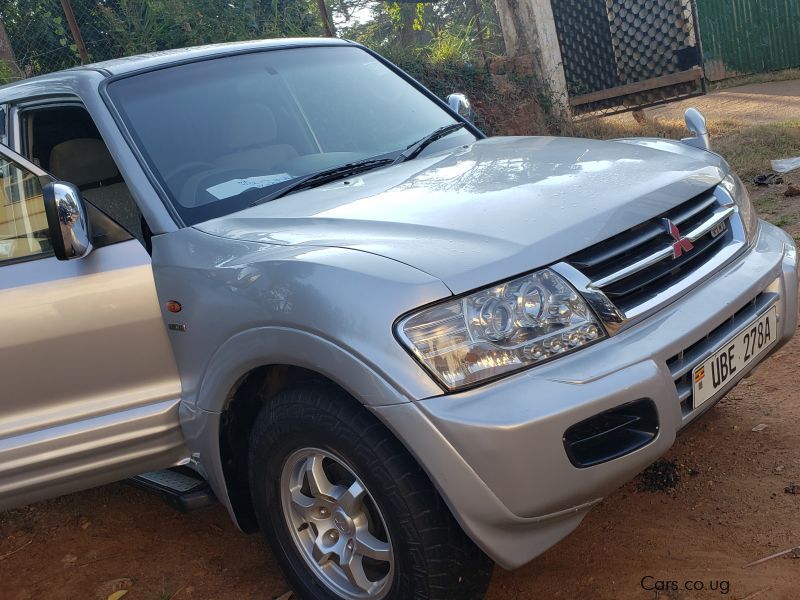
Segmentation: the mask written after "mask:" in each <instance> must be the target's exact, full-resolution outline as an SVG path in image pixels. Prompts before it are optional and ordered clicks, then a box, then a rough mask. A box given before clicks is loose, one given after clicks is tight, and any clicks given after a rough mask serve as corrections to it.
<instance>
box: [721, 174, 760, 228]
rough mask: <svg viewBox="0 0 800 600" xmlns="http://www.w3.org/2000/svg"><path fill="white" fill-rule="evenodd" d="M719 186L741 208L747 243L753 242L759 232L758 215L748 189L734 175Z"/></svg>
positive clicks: (740, 214)
mask: <svg viewBox="0 0 800 600" xmlns="http://www.w3.org/2000/svg"><path fill="white" fill-rule="evenodd" d="M719 185H720V187H721V188H722V189H724V190H725V191H726V192H728V193H729V194H730V195H731V198H733V201H734V202H735V203H736V206H738V207H739V216H740V217H741V219H742V223H743V224H744V232H745V235H746V236H747V243H750V242H752V241H753V238H754V237H755V235H756V231H758V214H757V213H756V209H755V208H753V203H752V202H751V201H750V194H748V193H747V188H746V187H745V186H744V183H742V180H741V179H739V176H738V175H736V174H734V173H729V174H728V176H727V177H725V179H723V180H722V181H721V182H720V184H719Z"/></svg>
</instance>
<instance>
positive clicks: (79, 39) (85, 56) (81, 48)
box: [61, 0, 89, 65]
mask: <svg viewBox="0 0 800 600" xmlns="http://www.w3.org/2000/svg"><path fill="white" fill-rule="evenodd" d="M61 8H62V9H63V10H64V16H65V17H67V25H69V31H70V33H71V34H72V39H73V40H75V45H76V46H77V47H78V54H80V55H81V64H84V65H85V64H86V63H88V62H89V52H87V51H86V44H84V43H83V36H82V35H81V30H80V27H78V21H76V20H75V13H74V12H73V11H72V4H70V2H69V0H61Z"/></svg>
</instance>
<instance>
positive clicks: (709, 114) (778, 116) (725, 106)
mask: <svg viewBox="0 0 800 600" xmlns="http://www.w3.org/2000/svg"><path fill="white" fill-rule="evenodd" d="M798 96H800V79H793V80H789V81H772V82H768V83H755V84H750V85H743V86H739V87H735V88H728V89H722V90H717V91H714V92H711V93H709V94H708V95H707V96H702V97H700V98H690V99H689V100H684V101H682V102H675V103H672V104H667V105H665V106H660V107H657V108H650V109H647V111H646V112H647V115H648V117H654V118H663V119H682V118H683V113H684V112H685V111H686V109H687V108H689V107H690V106H695V107H697V108H698V109H700V110H701V111H702V112H703V114H705V116H706V118H707V119H709V120H718V119H729V120H735V121H741V122H745V123H746V122H750V123H753V122H757V123H780V122H783V121H791V120H794V119H800V102H798V100H797V98H798Z"/></svg>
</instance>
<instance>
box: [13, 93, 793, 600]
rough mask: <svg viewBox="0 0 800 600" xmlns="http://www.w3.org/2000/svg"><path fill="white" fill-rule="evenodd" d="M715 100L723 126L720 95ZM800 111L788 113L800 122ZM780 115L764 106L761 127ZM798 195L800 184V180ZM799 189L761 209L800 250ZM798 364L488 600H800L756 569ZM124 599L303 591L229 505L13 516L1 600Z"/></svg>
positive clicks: (742, 387)
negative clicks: (237, 521) (238, 524)
mask: <svg viewBox="0 0 800 600" xmlns="http://www.w3.org/2000/svg"><path fill="white" fill-rule="evenodd" d="M778 83H780V85H779V86H778V85H775V86H773V85H772V84H767V86H768V88H767V89H768V90H770V89H771V90H789V91H791V93H792V94H795V95H800V81H797V82H778ZM762 86H763V84H762ZM787 86H788V87H787ZM749 87H750V86H748V88H749ZM728 93H732V94H736V95H737V97H739V98H740V99H743V98H746V96H747V94H751V93H752V90H750V91H744V92H742V91H741V89H740V90H739V91H735V90H725V91H723V92H719V93H718V94H728ZM786 93H788V92H786ZM766 96H767V99H766V101H767V102H768V103H769V102H772V100H771V98H773V97H783V96H782V94H778V93H777V92H776V94H775V95H774V96H771V95H769V94H767V95H766ZM703 101H704V102H711V105H710V106H711V109H710V110H709V108H708V107H706V112H708V113H709V117H710V119H713V118H715V117H714V115H715V114H717V113H715V112H714V111H715V110H717V109H715V108H713V107H714V106H716V105H715V104H714V103H713V102H712V101H711V97H709V98H706V99H703ZM794 102H795V104H794V106H793V107H788V108H786V110H787V111H789V112H791V110H795V109H796V110H798V111H800V103H798V102H797V99H796V98H795V99H794ZM693 103H694V104H699V103H698V102H697V101H696V100H695V101H693ZM769 106H771V104H770V105H769ZM790 109H791V110H790ZM659 110H667V109H659ZM669 110H673V109H671V108H670V109H669ZM676 110H677V109H676ZM725 110H728V109H725ZM743 110H744V109H743ZM720 114H722V113H720ZM772 114H774V112H773V110H772V108H768V107H767V105H762V107H761V108H760V109H759V112H758V116H759V117H760V119H759V120H760V121H762V122H763V121H764V119H765V118H766V119H768V118H769V116H770V115H772ZM724 116H725V115H724V114H723V117H719V118H724ZM797 116H800V115H790V114H788V112H787V113H786V115H784V116H783V117H782V118H781V119H780V120H787V119H792V118H797ZM737 118H741V119H742V120H743V121H747V120H748V118H749V117H747V116H742V115H738V117H737ZM797 154H800V148H799V149H798V152H797ZM787 183H797V184H800V175H798V174H796V173H795V174H790V175H789V176H787ZM785 187H786V186H785V185H783V186H774V187H769V188H759V189H754V190H753V196H754V200H755V201H756V202H757V203H758V205H759V208H760V210H761V213H762V215H763V216H764V217H766V218H769V219H770V220H771V221H773V222H776V223H778V224H780V225H782V226H784V227H785V228H786V229H787V230H788V231H789V232H790V233H792V234H793V235H794V236H795V238H796V239H797V238H800V198H786V197H784V196H783V194H782V191H783V190H784V189H785ZM798 364H800V337H797V338H795V339H794V340H793V341H792V342H791V343H790V344H789V345H787V346H786V347H785V348H784V349H782V350H781V351H780V352H779V353H778V354H776V355H775V356H773V357H772V358H770V359H769V360H768V361H767V362H766V363H765V364H764V365H762V366H761V368H760V369H759V370H758V371H757V372H756V373H755V375H753V376H752V377H751V378H749V379H747V380H745V381H743V382H742V383H740V384H739V386H738V387H737V388H736V389H734V390H733V391H732V392H731V393H730V394H728V396H727V397H726V398H724V399H723V400H722V401H721V402H720V403H719V404H718V405H717V406H716V407H715V408H714V409H713V410H711V411H709V412H708V413H707V414H706V415H705V416H704V417H703V418H702V419H701V420H700V421H699V422H698V423H696V424H695V425H693V426H692V427H690V428H689V429H688V430H687V431H686V432H685V433H683V434H682V435H681V436H680V437H679V439H678V440H677V442H676V444H675V446H674V447H673V449H672V450H671V451H670V452H669V454H668V455H667V456H666V457H665V460H666V461H667V462H662V463H661V464H660V466H659V469H658V471H657V472H656V473H655V475H656V476H655V477H651V478H646V479H642V478H640V479H638V480H636V481H634V482H631V483H630V484H628V485H627V486H625V487H623V488H622V489H620V490H618V491H617V492H616V493H614V494H612V495H611V496H609V497H608V498H606V499H605V500H604V501H603V502H602V504H600V506H599V507H597V508H596V509H595V510H594V511H593V512H592V513H591V514H590V515H589V516H588V517H587V518H586V520H585V521H584V522H583V524H582V525H581V526H580V527H579V528H578V529H577V530H576V531H575V533H573V534H572V535H571V536H569V537H568V538H567V539H566V540H564V541H563V542H561V543H560V544H558V545H557V546H555V547H554V548H552V549H550V550H549V551H548V552H546V553H545V554H544V555H542V556H541V557H539V558H537V559H536V560H534V561H533V562H531V563H530V564H528V565H526V566H525V567H523V568H521V569H518V570H516V571H513V572H507V571H504V570H502V569H499V568H498V569H496V570H495V574H494V578H493V580H492V584H491V587H490V589H489V593H488V596H487V598H488V599H489V600H505V599H516V598H522V599H532V600H533V599H535V600H539V599H544V600H547V599H550V598H564V599H568V600H572V599H587V600H588V599H591V600H594V599H603V600H606V599H607V600H625V599H628V598H630V599H655V598H668V599H671V600H681V599H694V598H698V599H703V598H717V597H725V598H737V599H739V600H750V599H755V598H757V599H759V600H772V599H779V600H780V599H786V600H789V599H796V598H800V550H798V551H797V553H789V554H786V555H784V556H782V557H778V558H774V559H772V560H768V561H766V562H763V563H761V564H758V565H755V566H751V567H747V568H745V565H747V564H748V563H750V562H752V561H756V560H758V559H761V558H764V557H767V556H770V555H772V554H774V553H777V552H780V551H783V550H787V549H791V548H793V547H797V546H800V519H799V518H798V514H800V428H798V423H799V422H800V388H798V386H797V380H796V379H795V377H796V376H797V370H798V369H797V365H798ZM795 483H796V484H798V487H793V484H795ZM670 484H674V486H671V485H670ZM645 490H654V491H645ZM792 492H795V493H792ZM687 584H688V587H691V588H693V589H690V590H687V589H686V588H687ZM645 588H647V589H645ZM702 588H705V589H702ZM120 589H125V590H128V593H127V594H126V595H125V599H126V600H137V599H144V600H190V599H195V600H199V599H202V600H206V599H228V598H237V599H250V598H254V599H255V598H267V599H272V598H276V597H279V596H281V595H283V594H285V593H286V592H287V591H288V587H287V585H286V583H285V581H284V580H283V578H282V577H281V575H280V573H279V572H278V569H277V566H276V564H275V562H274V560H273V559H272V557H271V556H270V554H269V551H268V550H267V549H266V547H265V546H264V544H262V542H261V539H260V537H259V536H257V535H253V536H247V535H244V534H242V533H240V532H238V531H237V530H236V529H235V528H234V526H233V525H232V524H231V522H230V520H229V518H228V515H227V513H226V512H225V511H224V510H223V509H222V508H221V507H220V506H213V507H210V508H207V509H204V510H201V511H198V512H195V513H192V514H188V515H183V514H180V513H177V512H175V511H173V510H172V509H171V508H169V507H168V506H167V505H166V504H165V503H163V502H162V500H161V499H160V498H158V497H157V496H154V495H151V494H149V493H147V492H144V491H141V490H139V489H137V488H133V487H131V486H129V485H127V484H124V483H119V484H114V485H109V486H106V487H102V488H98V489H94V490H89V491H86V492H83V493H79V494H74V495H71V496H65V497H62V498H58V499H55V500H51V501H48V502H42V503H39V504H35V505H32V506H28V507H24V508H21V509H18V510H13V511H10V512H6V513H0V599H2V600H23V599H39V598H46V599H48V600H55V599H62V598H63V599H70V600H72V599H93V598H97V599H99V600H105V599H107V598H108V596H109V595H110V594H112V593H113V592H114V591H116V590H120ZM701 589H702V591H701Z"/></svg>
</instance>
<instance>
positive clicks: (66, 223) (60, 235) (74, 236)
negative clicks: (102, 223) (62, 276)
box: [42, 181, 92, 260]
mask: <svg viewBox="0 0 800 600" xmlns="http://www.w3.org/2000/svg"><path fill="white" fill-rule="evenodd" d="M42 196H43V198H44V212H45V214H46V215H47V229H48V233H49V235H50V242H51V243H52V244H53V253H54V254H55V255H56V258H57V259H58V260H72V259H75V258H83V257H84V256H86V255H87V254H89V252H91V251H92V238H91V235H90V232H89V219H88V217H87V216H86V207H85V206H84V204H83V200H81V194H80V192H79V191H78V188H76V187H75V186H74V185H72V184H71V183H66V182H64V181H55V182H53V183H48V184H47V185H45V186H44V188H43V189H42Z"/></svg>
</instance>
